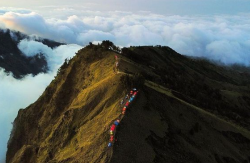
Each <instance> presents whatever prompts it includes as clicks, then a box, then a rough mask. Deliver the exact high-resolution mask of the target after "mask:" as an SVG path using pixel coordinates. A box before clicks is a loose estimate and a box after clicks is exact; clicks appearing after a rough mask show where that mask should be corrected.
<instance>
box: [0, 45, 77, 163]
mask: <svg viewBox="0 0 250 163" xmlns="http://www.w3.org/2000/svg"><path fill="white" fill-rule="evenodd" d="M19 47H20V49H22V51H23V52H25V54H26V55H29V56H31V55H32V53H33V52H34V53H35V52H38V51H39V52H41V53H43V54H45V55H46V56H47V58H48V59H49V65H50V67H51V68H52V69H51V71H50V72H49V73H48V74H39V75H37V76H35V77H33V76H32V75H27V76H26V77H24V78H23V79H21V80H17V79H15V78H13V76H12V75H9V76H7V75H6V74H5V73H4V70H3V69H0V135H1V137H0V144H1V145H0V162H1V163H3V162H4V158H5V152H6V148H7V141H8V139H9V135H10V131H11V128H12V125H11V122H13V121H14V119H15V117H16V115H17V112H18V110H19V109H20V108H25V107H27V106H28V105H30V104H31V103H33V102H35V100H36V99H37V98H38V97H39V96H40V95H41V94H42V93H43V91H44V90H45V88H46V87H47V85H48V84H49V83H50V82H51V80H52V79H53V78H54V76H55V75H56V72H57V69H58V68H59V66H60V65H61V64H62V63H63V61H64V60H65V59H66V58H70V57H73V56H74V55H75V52H77V51H78V50H79V49H81V48H82V47H81V46H78V45H62V46H59V47H58V48H55V49H53V50H52V49H51V48H49V47H47V46H46V45H43V44H42V43H38V42H35V41H27V40H23V41H22V42H21V43H20V44H19Z"/></svg>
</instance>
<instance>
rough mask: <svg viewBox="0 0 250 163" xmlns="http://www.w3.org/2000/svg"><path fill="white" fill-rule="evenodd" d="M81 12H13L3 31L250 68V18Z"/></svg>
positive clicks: (1, 22) (4, 18)
mask: <svg viewBox="0 0 250 163" xmlns="http://www.w3.org/2000/svg"><path fill="white" fill-rule="evenodd" d="M72 10H73V11H74V9H67V8H63V9H61V10H59V9H56V10H55V13H56V12H58V11H60V12H65V15H67V14H66V13H67V11H70V13H72V12H73V11H72ZM76 13H77V15H78V16H76V15H73V16H69V17H68V18H67V19H58V18H57V19H56V18H46V19H45V18H43V17H42V16H41V15H39V14H37V13H35V12H30V13H15V12H7V13H4V14H2V15H0V26H1V27H5V28H11V29H15V30H19V31H22V32H24V33H27V34H35V35H37V36H40V37H45V38H49V39H53V40H56V41H61V42H65V43H76V44H79V45H86V44H88V42H91V41H101V40H104V39H108V40H111V41H113V42H114V43H115V44H117V45H120V46H129V45H157V44H161V45H167V46H170V47H171V48H173V49H175V50H176V51H178V52H180V53H182V54H185V55H190V56H201V57H206V58H209V59H212V60H216V61H220V62H223V63H225V64H233V63H240V64H244V65H249V63H250V55H249V53H250V19H249V16H250V15H249V14H239V15H236V16H226V15H224V16H223V15H222V16H210V17H207V16H192V17H190V16H177V15H176V16H163V15H156V14H152V13H150V12H138V13H137V14H133V13H131V12H119V11H114V12H97V11H95V12H91V11H86V12H76ZM91 13H92V16H91ZM80 14H82V15H83V16H80ZM93 15H96V16H93Z"/></svg>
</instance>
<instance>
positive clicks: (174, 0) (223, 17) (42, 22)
mask: <svg viewBox="0 0 250 163" xmlns="http://www.w3.org/2000/svg"><path fill="white" fill-rule="evenodd" d="M0 6H1V7H0V28H9V29H12V30H17V31H21V32H23V33H26V34H28V35H36V36H40V37H43V38H49V39H52V40H55V41H59V42H63V43H67V44H69V45H64V46H60V47H58V48H56V49H51V48H49V47H47V46H46V45H43V44H42V43H39V42H36V41H32V40H22V41H21V42H20V43H19V45H18V48H19V49H20V50H21V51H22V52H23V53H24V55H27V56H32V55H34V54H35V53H36V52H43V54H45V55H46V58H47V60H48V63H49V67H50V72H49V73H47V74H39V75H37V76H35V77H33V76H31V75H27V76H26V77H25V78H23V79H22V80H17V79H15V78H13V76H12V75H11V74H10V75H7V74H5V73H4V70H3V69H0V135H1V137H0V163H2V162H4V159H5V152H6V146H7V140H8V136H9V134H10V130H11V126H12V125H11V122H13V121H14V118H15V117H16V115H17V112H18V110H19V109H20V108H25V107H26V106H28V105H29V104H31V103H33V102H35V101H36V99H37V98H38V97H39V96H40V95H41V94H42V92H43V91H44V89H45V88H46V86H47V85H48V84H49V83H50V82H51V80H52V79H53V78H54V76H55V74H56V72H57V69H58V67H59V66H60V65H61V64H62V62H63V61H64V59H65V58H69V57H72V56H74V55H75V52H77V51H78V50H79V49H80V48H82V47H84V46H85V45H86V44H88V43H89V42H93V41H102V40H111V41H113V42H114V43H115V44H116V45H119V46H122V47H124V46H130V45H165V46H170V47H171V48H173V49H174V50H176V51H177V52H179V53H181V54H184V55H187V56H196V57H205V58H208V59H210V60H213V61H216V62H219V63H222V64H227V65H230V64H235V63H237V64H242V65H245V66H249V64H250V1H249V0H126V1H122V0H106V1H103V0H71V1H68V0H39V1H34V0H18V1H16V0H0Z"/></svg>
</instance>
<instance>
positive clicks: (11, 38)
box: [0, 29, 62, 78]
mask: <svg viewBox="0 0 250 163" xmlns="http://www.w3.org/2000/svg"><path fill="white" fill-rule="evenodd" d="M23 39H31V38H30V37H29V36H27V35H25V34H22V33H20V32H16V31H10V30H1V29H0V67H1V68H4V69H5V71H6V72H12V73H13V75H14V77H16V78H21V77H22V76H23V75H27V74H33V75H37V74H38V73H40V72H47V70H48V65H47V61H46V58H45V56H44V55H43V54H36V55H34V57H26V56H25V55H23V54H22V52H21V51H20V50H19V49H18V43H19V42H20V41H21V40H23ZM33 40H36V41H39V42H42V43H43V44H44V45H47V46H49V47H51V48H54V47H57V46H59V45H62V44H61V43H58V42H54V41H51V40H48V39H33Z"/></svg>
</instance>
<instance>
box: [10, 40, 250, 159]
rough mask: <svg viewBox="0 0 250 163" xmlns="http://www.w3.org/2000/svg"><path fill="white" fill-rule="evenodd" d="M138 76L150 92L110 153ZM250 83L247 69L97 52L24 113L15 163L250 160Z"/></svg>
mask: <svg viewBox="0 0 250 163" xmlns="http://www.w3.org/2000/svg"><path fill="white" fill-rule="evenodd" d="M115 55H118V58H119V70H120V73H118V74H116V73H114V70H113V67H114V63H115V58H114V56H115ZM138 74H140V75H138ZM134 75H135V76H140V77H141V78H145V83H144V86H143V87H141V89H140V94H139V95H138V97H137V98H136V99H135V101H134V102H133V103H132V104H131V106H130V107H129V108H128V110H127V112H126V114H125V116H124V118H123V119H122V121H121V123H120V125H119V126H118V128H117V132H116V138H115V139H117V141H116V142H115V144H114V146H113V147H111V148H107V144H108V142H109V134H108V133H109V132H108V131H109V127H110V125H111V124H112V123H113V121H114V120H116V119H117V118H118V117H119V115H120V113H121V106H120V104H119V103H120V101H121V99H123V97H124V96H125V95H126V93H127V92H128V90H129V89H130V88H131V85H133V84H134V83H132V84H131V81H130V79H131V77H133V76H134ZM249 81H250V77H249V74H248V73H245V70H244V69H241V70H240V71H239V70H237V71H236V70H234V69H232V68H226V67H221V66H216V65H214V64H211V63H209V62H207V61H204V60H196V59H189V58H186V57H183V56H181V55H180V54H177V53H176V52H174V51H173V50H172V49H170V48H168V47H131V48H124V49H123V50H122V55H120V54H116V53H115V52H113V51H110V50H107V49H105V48H103V47H102V46H94V45H92V46H88V47H86V48H84V49H82V50H80V51H79V52H78V53H77V55H76V56H75V57H74V58H73V59H71V60H70V61H69V62H68V63H66V62H65V63H64V64H63V66H62V67H61V69H60V70H59V73H58V75H57V77H56V78H55V79H54V80H53V81H52V82H51V84H50V85H49V86H48V87H47V88H46V90H45V91H44V93H43V94H42V96H41V97H40V98H39V99H38V100H37V101H36V102H35V103H33V104H31V105H30V106H29V107H27V108H26V109H24V110H20V111H19V113H18V116H17V118H16V119H15V122H14V126H13V131H12V134H11V137H10V140H9V143H8V151H7V160H6V161H7V163H9V162H25V163H28V162H30V163H34V162H219V163H220V162H244V161H245V162H249V161H250V154H249V153H250V132H249V127H250V124H249V116H250V111H249V108H250V103H249V99H250V97H249V95H248V93H247V92H249V84H250V82H249ZM137 82H138V81H137ZM139 83H140V82H139ZM137 84H138V83H137ZM140 84H141V83H140Z"/></svg>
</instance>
